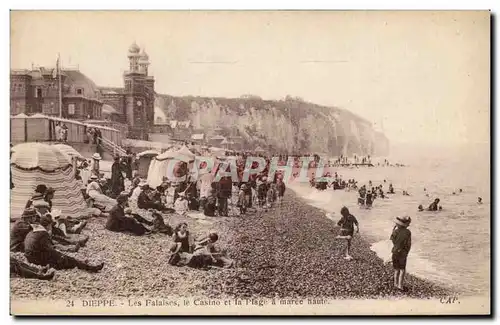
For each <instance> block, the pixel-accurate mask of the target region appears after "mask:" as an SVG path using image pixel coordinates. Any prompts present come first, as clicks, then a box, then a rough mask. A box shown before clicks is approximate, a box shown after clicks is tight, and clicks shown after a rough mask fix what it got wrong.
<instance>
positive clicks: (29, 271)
mask: <svg viewBox="0 0 500 325" xmlns="http://www.w3.org/2000/svg"><path fill="white" fill-rule="evenodd" d="M55 274H56V273H55V270H54V269H51V268H49V267H48V266H44V267H38V266H36V265H30V264H28V263H25V262H23V261H21V260H19V259H17V258H16V257H14V256H10V276H13V275H17V276H20V277H21V278H28V279H38V280H52V279H53V278H54V275H55Z"/></svg>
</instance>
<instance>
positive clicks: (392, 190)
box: [389, 183, 394, 194]
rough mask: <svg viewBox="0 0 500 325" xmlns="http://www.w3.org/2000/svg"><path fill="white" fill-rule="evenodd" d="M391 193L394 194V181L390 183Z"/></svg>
mask: <svg viewBox="0 0 500 325" xmlns="http://www.w3.org/2000/svg"><path fill="white" fill-rule="evenodd" d="M389 194H394V187H393V186H392V183H391V184H389Z"/></svg>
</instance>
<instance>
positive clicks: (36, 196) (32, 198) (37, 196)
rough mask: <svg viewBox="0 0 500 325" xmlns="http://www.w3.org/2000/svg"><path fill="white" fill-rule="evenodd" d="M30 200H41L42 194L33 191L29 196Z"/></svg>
mask: <svg viewBox="0 0 500 325" xmlns="http://www.w3.org/2000/svg"><path fill="white" fill-rule="evenodd" d="M31 200H33V201H36V200H43V194H42V193H37V192H35V194H33V196H32V197H31Z"/></svg>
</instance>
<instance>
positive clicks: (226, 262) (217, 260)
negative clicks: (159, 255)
mask: <svg viewBox="0 0 500 325" xmlns="http://www.w3.org/2000/svg"><path fill="white" fill-rule="evenodd" d="M218 239H219V236H218V235H217V233H213V232H212V233H210V234H209V235H208V236H207V237H205V238H203V239H201V240H200V241H198V242H197V243H196V246H195V248H194V251H193V253H188V252H186V251H185V250H184V249H183V248H182V243H180V242H174V243H173V244H172V245H171V247H170V253H171V255H170V258H169V260H168V263H169V264H170V265H175V266H189V267H192V268H197V269H208V268H209V267H210V266H216V267H224V268H230V267H232V266H233V265H234V261H233V260H231V259H229V258H227V257H225V256H223V254H222V253H221V252H219V251H218V250H217V249H216V248H215V246H214V244H215V242H217V240H218Z"/></svg>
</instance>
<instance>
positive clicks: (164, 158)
mask: <svg viewBox="0 0 500 325" xmlns="http://www.w3.org/2000/svg"><path fill="white" fill-rule="evenodd" d="M195 157H196V155H195V154H194V153H192V152H191V151H190V150H189V149H188V148H187V147H186V146H183V147H181V148H180V149H178V150H168V151H165V152H164V153H162V154H160V155H158V156H156V158H155V159H153V160H152V161H151V163H150V165H149V170H148V173H147V175H148V176H147V177H148V178H147V179H148V183H149V186H151V187H157V186H159V185H160V184H161V183H162V180H163V177H169V175H168V168H169V164H171V163H172V161H173V160H176V161H177V163H176V167H175V168H174V171H177V170H178V168H179V167H180V166H181V164H180V163H181V162H183V163H186V164H190V165H191V166H192V164H191V163H192V162H193V161H194V159H195ZM171 168H173V167H171Z"/></svg>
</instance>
